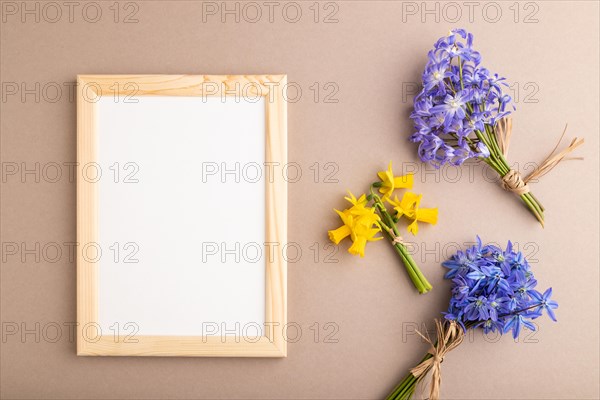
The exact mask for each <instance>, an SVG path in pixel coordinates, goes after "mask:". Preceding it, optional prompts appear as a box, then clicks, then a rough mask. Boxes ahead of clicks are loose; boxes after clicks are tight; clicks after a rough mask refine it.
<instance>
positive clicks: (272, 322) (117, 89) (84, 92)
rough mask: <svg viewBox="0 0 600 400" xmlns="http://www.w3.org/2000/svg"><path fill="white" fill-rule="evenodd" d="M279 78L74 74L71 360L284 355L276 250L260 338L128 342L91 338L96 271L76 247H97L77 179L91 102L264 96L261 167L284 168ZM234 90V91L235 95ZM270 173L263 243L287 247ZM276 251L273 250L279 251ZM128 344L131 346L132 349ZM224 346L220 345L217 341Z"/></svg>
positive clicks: (92, 115) (91, 131) (89, 205)
mask: <svg viewBox="0 0 600 400" xmlns="http://www.w3.org/2000/svg"><path fill="white" fill-rule="evenodd" d="M286 82H287V78H286V75H78V76H77V162H78V167H77V168H78V171H77V172H78V174H77V243H78V249H79V250H78V252H77V322H78V325H77V355H106V356H190V357H193V356H208V357H285V356H286V355H287V346H286V340H285V337H284V327H285V325H286V323H287V263H286V260H285V259H284V257H283V254H282V252H280V251H278V252H274V253H276V254H275V257H274V259H273V260H272V261H273V262H270V261H271V260H269V259H266V282H265V286H266V293H265V300H266V302H265V303H266V304H265V321H267V322H268V325H267V326H268V327H270V328H271V329H266V330H265V332H264V334H265V336H261V337H255V338H244V337H241V338H240V337H237V338H236V337H234V336H225V337H220V336H204V337H201V336H135V337H133V338H131V339H130V340H127V341H126V340H125V337H118V338H115V337H114V336H112V335H109V336H101V335H97V333H98V331H97V330H96V329H95V328H96V327H97V326H98V325H97V321H98V288H97V285H98V270H97V268H98V266H97V265H96V264H95V263H92V262H89V261H88V260H86V259H85V258H84V257H83V252H82V251H81V249H82V246H83V245H85V244H86V243H97V235H98V209H97V202H98V193H97V185H96V184H94V183H91V182H89V180H87V181H86V180H85V179H82V177H83V168H84V167H85V166H86V165H87V164H88V163H93V162H96V161H97V159H96V154H97V153H96V150H97V141H98V138H97V130H96V129H97V120H98V115H97V106H96V102H97V99H99V96H102V95H106V96H115V95H120V96H127V95H135V96H153V95H155V96H158V95H160V96H222V95H226V96H230V95H236V96H239V95H240V93H241V96H248V97H250V96H257V95H260V96H266V98H265V104H266V106H265V118H266V119H265V126H266V132H265V138H266V143H265V146H266V148H265V150H266V151H265V158H266V159H265V161H266V162H272V163H280V164H272V165H282V166H283V165H285V164H286V163H287V103H286V101H285V98H284V89H285V86H286ZM238 89H241V91H239V90H238ZM272 175H276V176H274V177H273V178H274V179H272V182H266V197H265V202H266V205H265V206H266V210H265V215H266V222H265V227H266V230H265V231H266V238H265V241H266V242H269V243H279V244H280V245H283V244H285V243H287V183H286V181H285V180H284V179H283V177H282V176H281V174H272ZM280 248H281V246H280ZM131 340H137V342H134V343H132V342H131ZM223 341H225V342H223Z"/></svg>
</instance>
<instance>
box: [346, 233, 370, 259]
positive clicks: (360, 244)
mask: <svg viewBox="0 0 600 400" xmlns="http://www.w3.org/2000/svg"><path fill="white" fill-rule="evenodd" d="M366 245H367V239H366V238H365V237H364V236H357V237H356V238H355V239H354V241H353V242H352V246H350V248H349V249H348V252H349V253H350V254H352V255H360V256H361V257H364V256H365V246H366Z"/></svg>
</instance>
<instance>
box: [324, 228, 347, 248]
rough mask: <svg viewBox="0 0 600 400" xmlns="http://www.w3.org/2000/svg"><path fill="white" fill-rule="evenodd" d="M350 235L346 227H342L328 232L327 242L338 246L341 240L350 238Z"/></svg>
mask: <svg viewBox="0 0 600 400" xmlns="http://www.w3.org/2000/svg"><path fill="white" fill-rule="evenodd" d="M350 233H351V231H350V228H349V227H348V225H343V226H340V227H339V228H337V229H334V230H332V231H329V232H328V234H329V240H331V241H332V242H333V243H335V244H339V243H340V242H341V241H342V239H344V238H346V237H348V236H350Z"/></svg>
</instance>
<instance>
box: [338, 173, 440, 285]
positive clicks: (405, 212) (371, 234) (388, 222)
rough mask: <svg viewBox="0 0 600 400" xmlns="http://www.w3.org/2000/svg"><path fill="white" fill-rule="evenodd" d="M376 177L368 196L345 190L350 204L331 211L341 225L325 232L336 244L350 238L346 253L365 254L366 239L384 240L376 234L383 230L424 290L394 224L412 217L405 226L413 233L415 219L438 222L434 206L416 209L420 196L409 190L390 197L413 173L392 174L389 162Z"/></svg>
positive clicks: (420, 275) (407, 183)
mask: <svg viewBox="0 0 600 400" xmlns="http://www.w3.org/2000/svg"><path fill="white" fill-rule="evenodd" d="M377 176H378V177H379V181H377V182H374V183H373V184H372V185H371V188H370V192H369V194H368V195H365V194H362V195H361V196H360V197H359V198H358V199H357V198H356V197H355V196H354V195H353V194H352V193H351V192H350V191H348V194H349V195H348V197H345V199H346V200H348V202H350V204H352V206H351V207H350V208H347V209H345V210H344V211H339V210H334V211H335V212H336V213H337V214H338V215H339V216H340V219H341V220H342V223H343V225H342V226H340V227H339V228H337V229H334V230H331V231H329V232H328V235H329V240H331V241H332V242H333V243H335V244H336V245H337V244H339V243H340V242H341V241H342V240H344V239H345V238H347V237H350V239H351V240H352V245H351V246H350V248H349V249H348V252H349V253H350V254H354V255H360V256H361V257H364V255H365V247H366V245H367V242H374V241H376V240H381V239H383V236H377V234H378V233H379V232H383V235H384V236H385V237H387V238H388V239H389V240H390V242H391V244H392V246H393V248H394V249H395V250H396V252H397V253H398V255H399V256H400V259H401V260H402V262H403V264H404V266H405V267H406V271H407V272H408V275H409V277H410V279H411V280H412V282H413V284H414V285H415V287H416V288H417V290H418V291H419V293H427V292H428V291H430V290H431V288H432V286H431V284H430V283H429V282H428V281H427V279H426V278H425V276H424V275H423V273H422V272H421V270H420V269H419V267H418V266H417V264H416V263H415V260H414V259H413V258H412V256H411V255H410V253H409V252H408V249H407V248H406V245H405V243H404V241H403V239H402V236H400V233H399V232H398V227H397V226H396V223H397V222H398V220H399V219H400V218H402V217H406V218H408V219H409V220H412V222H411V223H410V225H408V231H409V232H411V233H412V234H413V235H416V234H417V232H418V230H419V227H418V222H425V223H429V224H435V223H436V222H437V214H438V213H437V208H419V204H420V202H421V197H422V196H421V195H420V194H415V193H411V192H406V193H404V196H403V197H402V200H399V199H398V196H395V197H394V199H393V200H391V196H392V194H393V193H394V190H396V189H411V188H412V186H413V181H414V177H413V175H412V174H407V175H403V176H394V172H393V170H392V163H391V162H390V164H389V165H388V169H387V170H385V171H379V172H378V173H377ZM375 188H377V189H379V193H380V194H381V196H380V194H378V193H377V191H375V190H374V189H375ZM386 204H389V205H391V206H392V207H393V210H394V211H389V210H388V207H387V206H386Z"/></svg>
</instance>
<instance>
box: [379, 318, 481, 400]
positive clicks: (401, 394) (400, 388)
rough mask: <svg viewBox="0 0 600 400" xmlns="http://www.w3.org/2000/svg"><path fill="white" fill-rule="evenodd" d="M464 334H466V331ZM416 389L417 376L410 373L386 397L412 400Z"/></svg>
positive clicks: (429, 356)
mask: <svg viewBox="0 0 600 400" xmlns="http://www.w3.org/2000/svg"><path fill="white" fill-rule="evenodd" d="M474 325H475V323H474V322H472V321H471V322H467V323H466V324H465V328H466V329H467V330H468V329H470V328H472V327H473V326H474ZM464 334H466V331H465V333H464ZM435 346H437V342H435V343H434V347H435ZM431 357H433V356H432V355H431V353H427V354H425V357H423V358H422V359H421V361H419V363H418V364H416V365H419V364H421V363H422V362H423V361H425V360H427V359H429V358H431ZM416 388H417V378H415V376H414V375H413V374H411V373H410V372H408V374H406V376H404V379H402V381H401V382H400V383H399V384H398V385H397V386H396V387H395V388H394V390H393V391H392V393H390V394H389V395H388V396H387V397H386V400H409V399H410V398H412V396H413V394H414V393H415V389H416Z"/></svg>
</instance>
